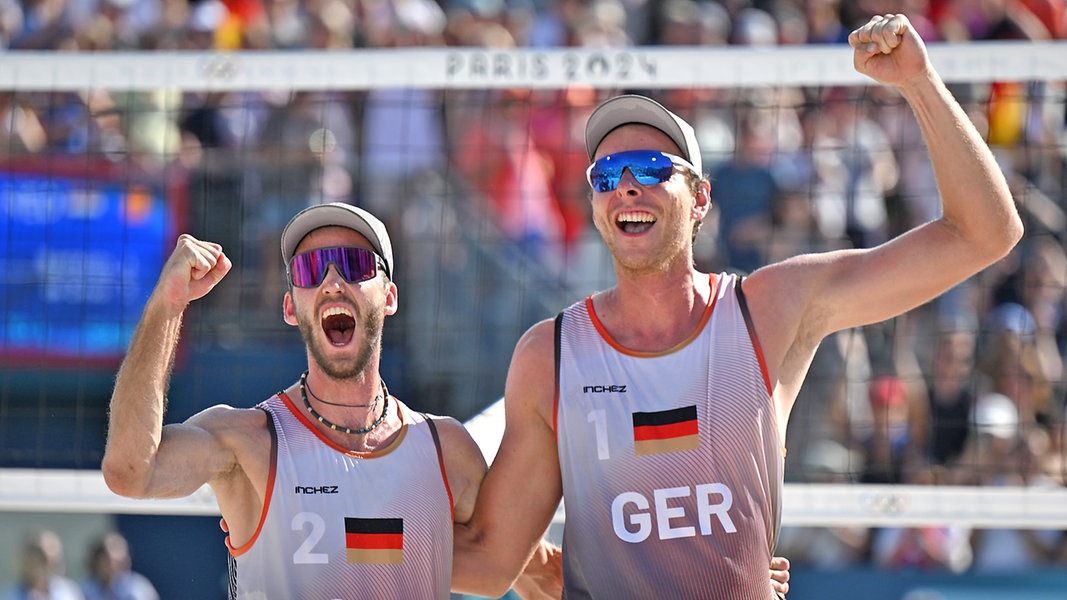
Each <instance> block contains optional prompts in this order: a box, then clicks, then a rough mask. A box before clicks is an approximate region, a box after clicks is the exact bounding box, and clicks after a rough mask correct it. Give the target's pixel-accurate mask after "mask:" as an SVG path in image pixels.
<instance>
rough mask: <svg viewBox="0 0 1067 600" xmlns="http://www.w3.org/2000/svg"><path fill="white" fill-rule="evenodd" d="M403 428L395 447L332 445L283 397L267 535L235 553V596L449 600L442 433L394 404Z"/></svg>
mask: <svg viewBox="0 0 1067 600" xmlns="http://www.w3.org/2000/svg"><path fill="white" fill-rule="evenodd" d="M390 404H392V405H393V406H395V407H396V410H397V411H399V414H400V417H401V419H402V423H403V425H402V429H401V432H400V434H399V436H398V437H397V439H396V441H394V442H393V443H392V444H390V446H389V447H388V448H385V449H383V450H380V451H376V452H369V453H361V452H352V451H349V450H347V449H345V448H342V447H340V446H337V445H336V444H333V443H332V442H330V441H329V440H327V439H326V437H324V436H323V435H322V434H321V433H320V432H319V431H318V430H317V429H315V428H314V427H313V426H312V424H311V422H310V421H309V420H308V417H307V415H306V414H305V413H304V412H303V411H301V410H300V409H299V408H297V407H296V406H295V405H294V404H293V402H292V400H291V399H290V398H289V397H288V396H286V395H285V394H284V393H281V394H279V395H276V396H274V397H272V398H270V399H268V400H266V401H264V402H262V403H260V404H259V405H258V407H257V408H260V409H262V410H264V411H266V412H267V414H269V415H270V417H271V419H270V423H271V427H272V430H273V431H272V433H273V434H274V436H275V444H274V456H272V459H271V472H270V477H269V479H268V481H267V494H266V498H265V500H264V506H263V514H262V515H261V517H260V524H259V529H258V531H257V532H256V534H255V535H254V536H253V538H252V540H251V541H249V542H248V543H247V544H245V545H244V546H242V547H240V548H234V547H233V546H232V545H231V544H230V540H229V538H227V539H226V545H227V546H228V547H229V548H230V590H229V595H230V598H231V599H234V598H236V599H239V600H267V599H278V600H296V599H300V600H334V599H341V600H354V599H359V598H367V599H371V598H373V599H375V600H379V599H390V598H395V599H397V600H401V599H404V600H406V599H410V598H438V599H442V600H443V599H446V598H448V597H449V588H450V587H451V580H452V521H453V503H452V496H451V491H450V490H449V489H448V483H447V480H446V478H445V471H444V462H443V458H442V457H441V453H440V443H439V441H438V439H437V432H436V430H435V428H433V427H432V426H431V422H430V421H429V420H428V419H427V418H426V417H425V416H424V415H422V414H420V413H416V412H412V411H411V410H409V409H408V408H407V407H406V406H405V405H404V404H402V403H401V402H399V401H396V399H395V398H391V400H390Z"/></svg>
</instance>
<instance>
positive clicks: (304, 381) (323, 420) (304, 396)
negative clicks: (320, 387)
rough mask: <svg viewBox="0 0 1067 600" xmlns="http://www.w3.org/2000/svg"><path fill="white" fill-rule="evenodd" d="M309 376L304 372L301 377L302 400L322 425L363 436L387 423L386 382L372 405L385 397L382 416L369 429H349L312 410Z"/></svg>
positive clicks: (387, 395) (387, 394) (387, 398)
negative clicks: (308, 391) (309, 396)
mask: <svg viewBox="0 0 1067 600" xmlns="http://www.w3.org/2000/svg"><path fill="white" fill-rule="evenodd" d="M307 376H308V374H307V371H304V374H303V375H301V376H300V398H301V399H302V400H303V401H304V406H305V407H306V408H307V409H308V412H309V413H311V416H313V417H315V419H316V420H318V422H319V423H322V424H323V425H325V426H327V427H329V428H330V429H333V430H334V431H341V432H344V433H347V434H349V435H363V434H366V433H370V432H372V431H374V430H375V429H377V428H378V426H379V425H381V424H382V423H383V422H385V415H386V414H388V413H389V388H387V387H385V381H382V391H381V392H380V393H379V394H378V397H377V398H375V400H374V402H372V403H371V406H374V405H375V404H377V403H378V401H379V400H381V399H382V398H383V397H384V398H385V404H384V405H383V406H382V415H381V416H380V417H378V418H377V419H375V420H374V422H373V423H371V424H370V425H368V426H367V427H361V428H360V429H349V428H348V427H341V426H340V425H335V424H334V423H331V422H329V421H327V420H326V418H325V417H323V416H322V415H320V414H319V413H318V412H316V411H315V409H314V408H311V402H309V401H308V394H307Z"/></svg>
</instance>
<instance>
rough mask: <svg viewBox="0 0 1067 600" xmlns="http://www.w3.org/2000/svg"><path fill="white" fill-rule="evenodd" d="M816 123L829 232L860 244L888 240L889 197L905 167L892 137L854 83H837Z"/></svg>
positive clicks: (818, 188)
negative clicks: (849, 85) (900, 165)
mask: <svg viewBox="0 0 1067 600" xmlns="http://www.w3.org/2000/svg"><path fill="white" fill-rule="evenodd" d="M817 110H818V113H817V118H816V119H815V120H814V122H813V137H812V145H813V150H812V161H813V165H814V173H815V176H816V181H815V185H814V189H813V193H814V195H815V208H816V216H817V218H818V221H819V226H820V228H821V230H822V232H823V235H824V236H826V237H827V238H830V239H841V238H847V239H849V240H850V241H851V244H852V246H853V247H855V248H870V247H872V246H874V245H876V244H879V243H881V242H883V241H885V240H886V239H887V236H888V234H889V230H888V222H887V218H888V210H887V206H886V196H887V195H888V194H889V192H890V191H891V190H892V189H893V188H894V187H895V186H896V184H897V181H898V175H899V169H898V166H897V160H896V156H895V155H894V154H893V148H892V146H890V144H889V138H888V136H886V134H885V131H884V130H883V129H882V127H881V125H879V124H878V122H877V121H875V120H874V119H872V118H871V117H870V115H869V114H868V109H867V103H865V102H861V99H860V98H859V97H858V95H857V92H856V91H855V90H853V89H851V88H848V89H846V88H832V89H831V90H829V91H828V92H827V93H826V94H825V97H824V98H823V99H822V101H821V102H820V104H819V107H818V109H817Z"/></svg>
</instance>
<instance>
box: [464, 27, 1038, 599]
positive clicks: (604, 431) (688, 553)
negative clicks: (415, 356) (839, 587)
mask: <svg viewBox="0 0 1067 600" xmlns="http://www.w3.org/2000/svg"><path fill="white" fill-rule="evenodd" d="M849 44H850V46H851V47H852V50H853V51H852V61H853V66H854V67H855V68H856V70H857V71H859V72H860V73H862V74H865V75H868V76H870V77H871V78H872V79H873V80H874V81H875V82H877V83H880V84H884V85H887V86H892V88H893V89H895V90H896V91H898V92H899V93H900V94H901V95H902V96H903V97H904V99H905V100H906V101H907V103H908V105H909V106H910V107H911V108H912V112H913V114H914V116H915V118H916V121H917V123H918V126H919V128H920V130H921V131H922V134H923V140H924V141H925V143H926V146H927V147H928V149H929V154H930V161H931V164H932V166H933V168H934V171H935V173H936V175H937V177H936V179H937V183H938V191H939V193H940V195H941V209H942V210H941V214H940V216H939V218H937V219H934V220H932V221H930V222H928V223H923V224H921V225H918V226H917V227H915V228H913V229H911V230H910V231H908V232H906V233H904V234H902V235H900V236H898V237H897V238H895V239H893V240H890V241H888V242H886V243H884V244H881V245H879V246H877V247H873V248H847V249H841V250H836V251H831V252H824V253H819V254H807V255H798V256H793V257H789V258H787V259H785V260H782V261H779V262H776V263H772V264H768V265H764V266H762V267H760V268H759V269H756V270H755V271H753V272H752V273H750V274H748V275H746V276H745V277H744V279H743V280H739V279H737V278H735V277H734V276H732V275H726V274H708V273H705V272H702V271H701V270H700V267H699V266H698V265H697V264H696V261H695V255H694V250H693V244H694V241H695V240H696V239H697V235H696V234H697V231H698V230H699V228H700V226H701V223H702V222H703V221H704V219H705V218H706V217H707V216H708V214H709V212H710V211H711V209H712V182H711V181H710V180H709V179H708V178H707V176H706V175H705V174H704V172H703V167H702V156H701V150H700V144H699V136H698V134H697V131H696V129H695V128H694V127H693V126H692V125H690V124H689V123H688V122H687V121H686V120H685V119H684V118H683V117H682V116H679V115H677V114H675V113H673V112H671V111H670V110H669V109H667V108H666V107H665V106H663V105H662V104H660V103H659V102H656V101H655V100H654V99H652V98H649V97H646V96H639V95H622V96H615V97H613V98H609V99H607V100H605V101H604V102H602V103H601V104H600V105H599V106H598V107H597V108H596V109H595V110H594V111H593V112H592V113H591V114H590V116H589V119H588V121H587V122H586V129H585V145H586V151H587V152H588V157H589V161H590V163H591V164H590V165H589V167H588V169H587V170H586V178H587V182H588V183H589V188H590V194H589V201H590V202H589V208H590V214H591V216H592V220H593V224H594V225H595V226H596V229H597V232H598V233H599V234H600V237H601V238H602V239H603V241H604V245H605V246H606V247H607V250H608V251H609V252H610V254H611V258H612V265H613V267H614V275H615V285H613V286H611V287H609V288H607V289H604V290H601V291H598V292H595V293H594V294H592V295H591V296H590V297H589V298H588V299H587V300H586V301H585V302H582V303H579V304H578V305H575V306H572V307H570V308H568V309H566V310H565V311H564V313H563V316H562V318H561V319H560V320H558V321H556V322H553V320H552V319H545V320H543V321H541V322H539V323H536V324H534V325H533V326H532V327H530V328H529V329H528V330H527V331H526V333H524V334H523V336H522V338H521V339H520V340H519V342H518V344H516V347H515V352H514V354H513V355H512V359H511V365H510V367H509V370H508V378H507V382H506V384H505V390H504V398H505V411H504V413H505V421H506V425H505V430H504V435H503V438H502V440H501V444H500V449H499V450H498V451H497V453H496V457H495V458H494V460H493V465H492V467H491V468H490V469H489V474H488V475H487V476H486V478H485V481H484V482H483V483H482V485H481V488H480V491H479V496H478V501H477V502H476V504H475V507H476V508H475V512H474V514H473V516H472V517H471V519H470V520H469V522H468V524H467V525H466V526H464V527H462V528H458V529H457V534H456V537H455V540H456V546H457V547H464V548H470V549H471V550H472V551H471V552H464V553H459V552H457V553H456V556H455V564H456V566H457V569H456V570H457V571H462V572H468V573H474V574H475V575H484V577H485V578H493V579H494V580H495V581H490V582H488V583H487V582H483V581H478V582H474V583H478V584H486V585H490V586H494V585H495V587H494V589H498V590H499V589H502V588H504V587H506V585H508V584H509V583H510V581H512V580H513V579H514V577H515V575H516V574H517V573H518V572H520V571H521V569H522V567H523V565H524V564H526V563H525V561H526V558H527V557H528V556H529V553H530V551H531V549H533V548H534V545H535V543H536V540H537V539H538V538H539V537H540V536H541V534H542V533H543V532H544V530H545V527H546V526H547V525H548V524H549V523H550V522H551V520H552V518H553V515H555V513H556V509H557V507H558V505H559V502H560V500H561V499H563V500H564V505H565V506H564V507H565V513H566V523H565V525H564V528H565V532H564V546H565V547H564V551H563V561H564V565H565V567H564V590H565V595H566V597H567V598H568V599H570V598H603V599H609V600H614V599H615V598H642V599H644V598H648V599H656V600H661V599H665V598H678V599H682V600H694V599H706V600H766V599H769V598H772V597H773V593H774V592H783V591H787V590H783V589H778V588H775V589H774V590H772V589H771V588H769V587H768V582H767V577H766V573H767V569H768V566H769V565H773V564H774V561H773V560H772V558H771V556H772V553H773V550H774V544H775V540H776V538H777V536H778V526H779V520H778V516H779V511H780V510H781V498H780V487H781V486H782V479H783V472H782V452H783V443H785V442H786V440H785V435H786V430H787V425H788V420H789V415H790V412H791V411H792V409H793V405H794V403H795V402H796V399H797V397H798V395H799V393H800V390H801V388H802V386H803V384H804V379H805V377H806V376H807V373H808V369H809V367H810V366H811V362H812V359H813V358H814V356H815V353H816V351H817V349H818V347H819V344H820V343H821V342H822V340H823V339H825V338H826V336H828V335H830V334H832V333H834V332H837V331H841V330H844V329H849V328H853V327H861V326H864V325H867V324H871V323H876V322H879V321H883V320H886V319H890V318H892V317H895V316H897V315H900V314H902V313H904V312H907V311H909V310H912V309H913V308H915V307H917V306H919V305H921V304H923V303H925V302H928V301H930V300H932V299H934V298H936V297H937V296H938V295H939V294H941V293H943V292H944V291H945V290H948V289H950V288H952V287H953V286H955V285H957V284H959V283H960V282H962V281H964V280H966V279H967V278H969V277H971V276H972V275H974V274H975V273H977V272H979V271H980V270H982V269H984V268H986V267H987V266H989V265H991V264H992V263H994V262H996V261H998V260H1000V259H1001V258H1003V257H1004V256H1005V255H1006V254H1007V253H1008V252H1009V251H1010V250H1011V249H1012V247H1013V246H1014V245H1015V244H1016V242H1018V240H1019V238H1020V237H1021V236H1022V221H1021V220H1020V218H1019V214H1018V211H1017V210H1016V208H1015V203H1014V201H1013V199H1012V197H1011V193H1010V190H1009V188H1008V185H1007V181H1006V180H1005V178H1004V176H1003V174H1002V173H1001V171H1000V169H999V167H998V166H997V163H996V160H995V159H994V157H993V154H992V152H990V150H989V148H988V146H987V145H986V144H985V142H984V141H983V139H982V137H981V135H980V133H979V132H978V130H977V129H976V128H975V127H974V124H973V123H971V122H970V120H969V118H968V116H967V113H966V112H965V111H964V110H963V109H962V107H961V106H960V105H959V103H958V102H956V101H955V99H954V98H953V97H952V95H951V93H950V92H949V90H948V88H947V87H946V86H945V83H944V82H943V81H942V80H941V78H940V77H939V76H938V74H937V72H936V71H935V70H934V68H933V66H932V64H931V63H930V61H929V57H928V55H927V52H926V47H925V45H924V44H923V42H922V39H921V38H920V37H919V35H918V33H917V32H916V31H915V29H914V28H912V27H911V23H910V21H909V20H908V19H907V17H905V16H904V15H876V16H874V17H872V18H871V19H870V20H869V21H868V22H867V24H865V25H863V26H862V27H860V28H858V29H856V30H855V31H853V32H852V33H851V34H850V35H849ZM842 59H845V57H844V56H842ZM718 201H719V202H720V203H722V204H727V203H730V202H735V201H736V199H734V198H721V199H719V200H718ZM742 288H743V289H742ZM556 382H558V387H557V385H556ZM467 561H471V565H472V566H473V565H478V566H479V567H480V569H479V570H475V569H473V568H463V567H462V565H463V564H464V563H466V562H467Z"/></svg>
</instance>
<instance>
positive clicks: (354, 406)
mask: <svg viewBox="0 0 1067 600" xmlns="http://www.w3.org/2000/svg"><path fill="white" fill-rule="evenodd" d="M307 376H308V374H307V371H304V374H303V376H302V381H303V382H304V385H305V386H306V387H307V390H308V393H309V394H311V397H312V398H314V399H316V400H318V401H319V402H321V403H323V404H329V405H330V406H341V407H343V408H374V407H375V406H378V402H379V401H381V399H382V394H378V395H377V396H376V397H375V398H374V402H371V403H370V404H342V403H341V402H330V401H329V400H323V399H322V398H320V397H319V395H318V394H316V393H315V390H313V389H311V384H310V383H308V382H307ZM382 389H385V382H382Z"/></svg>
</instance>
